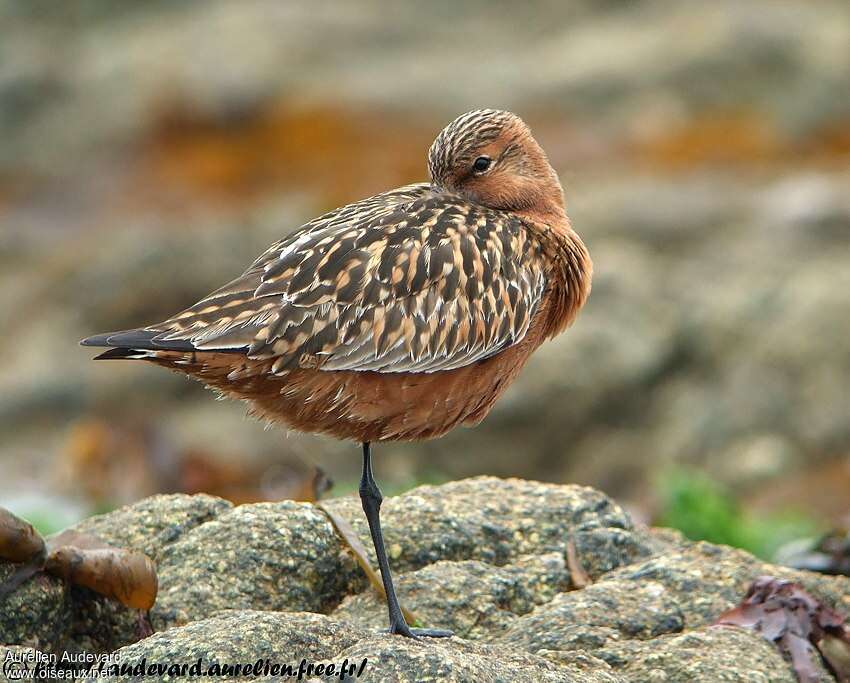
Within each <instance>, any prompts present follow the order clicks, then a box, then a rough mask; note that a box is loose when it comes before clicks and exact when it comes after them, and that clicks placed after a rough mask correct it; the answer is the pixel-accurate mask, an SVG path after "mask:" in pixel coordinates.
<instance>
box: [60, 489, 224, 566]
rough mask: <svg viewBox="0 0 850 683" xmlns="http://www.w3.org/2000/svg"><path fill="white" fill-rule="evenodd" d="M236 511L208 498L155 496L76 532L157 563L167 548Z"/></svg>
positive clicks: (92, 519) (76, 527)
mask: <svg viewBox="0 0 850 683" xmlns="http://www.w3.org/2000/svg"><path fill="white" fill-rule="evenodd" d="M232 508H233V504H232V503H230V502H228V501H226V500H223V499H221V498H216V497H215V496H208V495H206V494H198V495H195V496H187V495H183V494H171V495H159V496H151V497H150V498H145V499H144V500H140V501H139V502H138V503H134V504H133V505H127V506H125V507H122V508H119V509H117V510H114V511H113V512H109V513H107V514H105V515H97V516H96V517H90V518H89V519H85V520H83V521H82V522H80V523H79V524H75V525H74V527H73V528H74V530H75V531H79V532H81V533H86V534H91V535H93V536H97V537H98V538H100V539H101V540H103V541H104V542H106V543H109V544H110V545H114V546H116V547H118V548H132V549H133V550H138V551H140V552H143V553H145V555H147V556H148V557H150V558H151V559H152V560H154V561H155V562H156V561H157V560H159V557H160V554H161V553H162V551H163V549H164V548H165V547H166V546H168V545H170V544H172V543H174V542H176V541H177V540H179V539H180V538H181V537H182V536H183V535H184V534H186V533H188V532H189V531H191V530H192V529H194V528H195V527H198V526H200V525H202V524H205V523H206V522H209V521H210V520H212V519H215V518H216V517H218V516H219V515H222V514H224V513H226V512H228V511H229V510H230V509H232Z"/></svg>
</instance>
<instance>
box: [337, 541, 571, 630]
mask: <svg viewBox="0 0 850 683" xmlns="http://www.w3.org/2000/svg"><path fill="white" fill-rule="evenodd" d="M569 583H570V574H569V570H568V569H567V568H566V566H565V563H564V557H563V555H560V554H558V553H548V554H546V555H530V556H526V557H522V558H519V559H518V560H517V561H516V562H515V563H513V564H508V565H504V566H502V567H494V566H493V565H490V564H486V563H484V562H480V561H477V560H466V561H458V562H447V561H440V562H436V563H434V564H432V565H430V566H428V567H424V568H423V569H418V570H416V571H412V572H407V573H405V574H402V575H400V576H399V577H398V580H397V581H396V591H397V593H398V595H399V600H400V601H401V603H402V604H403V605H404V606H405V607H406V608H407V609H409V610H410V611H411V612H413V614H414V615H415V616H416V618H417V620H418V622H419V623H420V624H421V625H422V626H427V627H437V628H447V629H450V630H452V631H453V632H454V634H455V635H456V636H459V637H461V638H466V639H470V640H477V639H489V638H491V637H492V636H493V635H494V634H496V633H498V632H499V631H503V630H504V629H506V628H507V627H508V626H509V625H510V624H511V623H513V621H515V620H516V618H517V616H518V615H521V614H526V613H528V612H530V611H531V610H532V609H533V608H534V606H535V605H538V604H544V603H547V602H549V601H550V600H552V598H553V597H555V596H556V595H557V594H558V593H560V592H561V591H564V590H567V589H568V588H569ZM333 616H334V617H337V618H343V619H348V620H350V621H352V622H354V623H356V624H360V625H363V626H369V627H372V628H383V627H385V626H386V621H387V610H386V606H385V604H384V601H383V598H379V597H378V595H377V593H376V592H375V591H372V590H368V591H364V592H362V593H360V594H359V595H355V596H351V597H348V598H346V599H345V600H344V601H343V602H342V604H341V605H340V606H339V608H338V609H337V610H336V611H335V612H334V613H333Z"/></svg>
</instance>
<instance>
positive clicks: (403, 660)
mask: <svg viewBox="0 0 850 683" xmlns="http://www.w3.org/2000/svg"><path fill="white" fill-rule="evenodd" d="M117 656H118V659H119V660H120V662H122V663H124V664H126V665H127V666H130V667H132V666H135V665H137V664H138V663H140V662H142V661H144V662H145V663H146V664H148V665H149V664H154V663H172V662H173V663H179V662H185V663H188V664H193V663H195V662H196V661H197V660H198V659H200V660H201V663H202V666H203V667H204V670H206V668H207V667H209V666H214V665H219V666H221V667H222V668H224V667H225V666H227V665H235V664H239V663H241V664H243V665H244V664H251V665H253V664H254V663H255V662H257V660H258V659H260V660H267V661H268V663H269V666H270V667H271V666H272V665H274V664H279V665H291V666H293V667H294V669H295V671H297V668H298V666H299V664H300V661H301V660H302V659H305V660H306V662H307V663H308V664H313V665H314V667H315V666H318V665H323V666H327V665H330V664H333V665H334V666H335V667H337V668H338V667H339V666H340V665H341V664H342V663H343V662H347V665H348V666H354V667H356V669H359V668H360V667H361V666H362V667H363V668H362V674H363V676H362V678H363V680H368V681H393V682H396V683H406V682H410V683H426V682H428V681H434V682H437V681H440V682H442V681H471V680H477V681H520V682H528V683H532V682H534V683H536V682H538V681H552V682H559V683H560V682H567V681H575V682H577V683H616V681H617V678H616V677H615V676H614V675H613V674H612V673H611V667H610V666H609V665H608V664H607V663H605V662H604V661H602V660H599V659H590V658H588V659H586V660H584V661H570V662H562V663H553V662H552V661H551V660H547V659H545V658H542V657H537V656H535V655H532V654H529V653H527V652H523V651H521V650H514V651H506V650H505V648H503V647H499V646H494V645H485V644H478V643H471V642H467V641H463V640H461V639H459V638H450V639H437V640H421V641H414V640H407V639H403V638H398V637H394V636H390V635H386V634H375V633H374V632H373V631H368V630H364V629H360V628H358V627H355V626H353V625H350V624H348V623H346V622H343V621H335V620H333V619H330V618H328V617H325V616H321V615H317V614H308V613H300V612H290V613H282V612H256V611H226V612H223V613H221V614H218V615H215V616H213V617H209V618H207V619H203V620H200V621H196V622H194V623H192V624H189V625H186V626H182V627H177V628H173V629H170V630H168V631H166V632H165V633H161V634H157V635H154V636H152V637H150V638H147V639H146V640H144V641H142V642H139V643H136V644H134V645H130V646H127V647H125V648H122V649H121V650H119V651H118V653H117ZM364 659H365V660H366V662H365V664H363V661H364ZM265 663H266V662H265V661H263V663H262V666H263V667H264V666H265ZM270 670H272V669H271V668H270ZM159 678H160V680H172V679H173V678H176V676H169V675H168V674H167V673H165V674H160V675H159ZM237 678H239V676H229V677H228V676H225V677H224V678H223V680H235V679H237ZM107 680H118V678H117V677H115V678H113V679H107ZM274 680H287V676H286V675H284V674H278V678H277V679H274ZM310 680H314V679H313V678H310ZM315 680H327V678H321V677H316V678H315Z"/></svg>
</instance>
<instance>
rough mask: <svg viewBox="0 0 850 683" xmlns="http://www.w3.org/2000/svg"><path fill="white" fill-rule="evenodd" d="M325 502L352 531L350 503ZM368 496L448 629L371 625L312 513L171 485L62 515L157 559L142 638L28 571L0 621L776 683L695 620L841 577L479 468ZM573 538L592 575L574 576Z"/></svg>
mask: <svg viewBox="0 0 850 683" xmlns="http://www.w3.org/2000/svg"><path fill="white" fill-rule="evenodd" d="M324 505H326V506H328V508H329V509H332V510H333V512H334V514H336V515H339V516H342V517H344V518H345V519H347V520H349V521H350V523H351V525H352V527H353V528H354V529H355V530H356V531H357V532H358V534H360V535H361V537H363V538H364V540H366V539H367V537H365V536H363V530H364V527H363V523H362V521H361V520H360V516H361V515H360V510H359V503H358V501H357V500H356V499H336V500H331V501H328V502H326V503H325V504H324ZM385 508H386V515H385V529H386V534H387V539H388V545H389V548H390V554H391V556H392V563H393V566H394V567H395V569H396V576H397V586H398V591H399V595H400V598H401V600H402V602H403V604H405V606H406V607H407V608H408V609H410V610H411V611H413V613H414V614H415V616H416V618H417V621H418V622H419V623H420V624H421V625H424V626H438V627H448V628H451V629H453V630H454V631H455V636H454V637H453V638H450V639H446V640H437V641H431V640H426V641H407V640H403V639H400V638H397V637H392V636H389V635H386V634H381V633H380V632H379V629H380V628H382V627H383V626H384V619H385V613H384V609H385V608H384V606H383V604H382V602H381V601H380V600H379V599H378V598H377V596H376V595H375V594H374V592H373V591H372V589H371V588H369V587H368V585H367V584H366V582H365V579H364V577H363V576H362V575H361V572H360V570H359V569H358V568H357V567H356V565H355V564H354V562H353V560H352V558H351V556H350V554H349V552H350V551H349V550H347V548H346V546H345V545H344V543H343V542H342V540H341V539H340V538H339V537H337V535H336V534H335V532H334V530H333V527H332V525H331V522H330V519H329V517H328V516H327V515H326V513H325V512H324V511H323V510H322V509H321V508H319V507H316V506H313V505H311V504H307V503H292V502H282V503H265V504H252V505H242V506H236V507H234V506H231V505H230V504H227V503H224V502H222V501H218V500H216V499H214V498H212V497H210V496H193V497H190V496H180V495H176V496H158V497H155V498H152V499H148V500H145V501H142V502H140V503H138V504H136V505H133V506H130V507H128V508H123V509H120V510H117V511H115V512H113V513H110V514H108V515H104V516H101V517H97V518H93V519H90V520H87V521H85V522H83V523H82V524H81V525H80V526H79V529H80V530H85V531H86V532H88V533H95V534H97V535H99V536H101V537H102V538H104V539H108V540H109V541H110V542H112V543H123V544H126V545H128V546H130V547H134V548H137V549H142V550H145V551H146V552H148V553H150V554H151V556H152V557H154V558H155V559H156V561H157V564H158V569H159V577H160V593H159V598H158V600H157V604H156V605H155V607H154V608H153V610H152V611H151V615H150V616H151V621H152V623H153V626H154V628H155V630H156V633H154V634H153V635H150V636H149V637H142V636H143V635H145V634H144V633H142V631H141V630H140V629H139V620H138V615H137V614H136V613H134V612H133V611H132V610H129V609H125V608H122V607H119V606H117V605H115V604H113V603H109V602H108V601H105V600H103V599H101V598H96V597H94V596H93V595H92V594H91V593H90V592H89V591H87V590H85V589H79V588H74V589H72V590H69V589H67V588H66V587H64V586H63V585H62V584H61V583H59V582H56V581H55V580H53V579H45V578H43V577H37V578H34V579H32V580H30V581H29V582H27V583H26V584H24V586H22V587H21V589H20V591H19V593H18V594H16V595H15V596H13V597H12V598H11V599H10V600H9V601H8V602H6V603H5V604H3V605H2V606H0V633H2V634H3V639H4V641H5V642H6V643H8V644H9V645H13V646H35V647H38V648H39V649H41V650H43V651H48V652H57V651H60V650H63V649H67V650H70V651H81V650H82V651H88V652H100V653H105V652H113V651H117V656H118V659H119V661H121V662H125V663H127V664H129V665H134V664H137V663H139V662H140V661H142V660H144V661H145V662H146V663H148V664H150V663H157V662H159V663H162V662H168V663H181V662H185V663H187V664H193V663H194V662H195V661H197V659H198V658H201V659H202V660H203V662H204V663H205V664H204V665H205V666H206V665H212V664H215V663H218V664H220V665H224V664H235V663H239V662H241V663H242V664H243V665H244V664H246V663H254V662H256V661H257V660H261V659H262V660H264V661H265V660H268V662H270V664H275V663H277V664H281V665H282V664H292V665H294V666H296V667H297V666H298V663H299V662H300V660H301V659H302V658H304V659H306V660H307V661H308V662H313V663H314V664H319V663H322V664H324V665H329V664H332V663H335V665H336V666H339V665H340V664H341V663H342V662H343V661H344V660H347V661H348V663H349V664H351V663H354V664H356V665H357V666H360V664H361V663H362V661H363V660H364V659H365V660H366V661H367V663H366V665H365V672H366V673H365V674H364V680H376V681H430V680H433V681H439V680H454V681H464V680H494V681H499V680H504V681H508V680H510V681H588V682H589V683H593V682H597V681H598V682H600V683H601V682H615V681H635V682H636V683H637V682H641V683H643V682H645V681H670V682H677V681H681V682H682V683H693V682H698V681H706V682H709V681H710V682H713V681H777V682H784V681H787V682H788V683H791V682H792V681H794V680H795V678H794V674H793V672H792V670H791V669H790V667H789V665H788V664H787V663H786V662H785V660H784V659H783V658H782V656H781V654H780V653H779V651H778V650H777V649H776V648H775V647H774V646H773V645H772V644H770V643H768V642H767V641H765V640H763V639H762V638H761V637H760V636H758V635H757V634H754V633H751V632H749V631H744V630H741V629H737V628H732V627H713V626H711V623H712V622H713V621H714V620H715V619H716V618H717V616H719V614H720V613H721V612H723V611H724V610H726V609H728V608H730V607H732V606H734V605H735V604H737V603H738V602H739V601H740V599H741V597H742V596H743V594H744V592H745V590H746V588H747V586H748V584H749V583H750V581H752V579H754V578H755V577H757V576H759V575H761V574H773V575H775V576H779V577H783V578H790V579H793V580H796V581H799V582H801V583H802V584H803V585H804V586H805V587H806V588H807V590H809V591H810V592H812V594H814V595H815V596H817V597H818V598H819V599H821V600H823V601H824V602H825V603H826V604H828V605H830V606H832V607H834V608H837V609H839V610H842V611H843V612H845V613H847V612H850V579H847V578H843V577H826V576H821V575H817V574H812V573H808V572H803V571H797V570H791V569H787V568H782V567H777V566H771V565H768V564H765V563H763V562H761V561H759V560H757V559H755V558H754V557H752V556H751V555H748V554H747V553H744V552H742V551H738V550H733V549H730V548H727V547H723V546H714V545H710V544H707V543H691V542H689V541H686V540H685V539H682V538H681V537H680V536H678V535H677V534H674V533H670V532H667V531H664V530H647V529H642V528H638V527H636V526H635V525H634V524H633V523H632V521H631V519H630V518H629V516H628V515H627V514H626V513H625V512H624V511H623V510H622V509H621V508H620V507H619V506H618V505H617V504H616V503H614V502H613V501H611V500H610V499H608V498H607V497H605V496H604V495H603V494H601V493H599V492H598V491H594V490H593V489H589V488H583V487H578V486H558V485H553V484H541V483H536V482H528V481H521V480H501V479H495V478H489V477H482V478H477V479H470V480H464V481H459V482H455V483H452V484H447V485H444V486H439V487H432V486H423V487H420V488H418V489H414V490H413V491H410V492H409V493H407V494H405V495H403V496H399V497H395V498H388V499H387V500H386V503H385ZM570 542H572V543H573V544H574V547H575V551H576V552H575V557H576V559H577V562H578V564H579V565H581V566H582V567H583V568H584V569H585V570H587V572H588V573H589V574H590V576H591V577H592V579H593V582H592V583H590V584H589V585H587V586H585V587H583V588H579V587H578V586H576V584H575V578H576V577H575V576H572V573H574V572H575V571H577V570H578V567H577V566H576V563H575V562H574V561H570V560H569V559H568V555H567V548H568V544H569V543H570ZM0 569H2V571H4V572H8V571H9V566H8V565H0ZM0 654H2V653H0ZM819 671H821V674H822V679H823V680H824V681H827V680H830V679H829V678H828V674H827V673H826V672H825V670H823V669H819ZM165 679H167V676H165ZM317 680H319V679H318V678H317Z"/></svg>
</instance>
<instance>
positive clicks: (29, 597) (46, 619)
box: [0, 560, 73, 652]
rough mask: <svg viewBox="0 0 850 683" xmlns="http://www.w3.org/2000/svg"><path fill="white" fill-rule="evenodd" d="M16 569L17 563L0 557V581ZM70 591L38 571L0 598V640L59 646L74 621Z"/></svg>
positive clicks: (49, 648) (50, 647)
mask: <svg viewBox="0 0 850 683" xmlns="http://www.w3.org/2000/svg"><path fill="white" fill-rule="evenodd" d="M15 569H16V565H13V564H11V563H9V562H5V561H2V560H0V583H2V582H3V581H6V580H8V578H9V577H10V576H12V574H13V573H14V572H15ZM69 592H70V591H69V590H68V587H67V586H66V585H65V584H64V583H62V582H61V581H59V579H55V578H53V577H52V576H45V575H44V574H39V575H36V576H34V577H32V578H30V579H29V580H28V581H26V583H24V584H22V585H21V586H19V587H18V589H17V590H16V591H15V592H14V593H12V594H11V595H8V596H6V598H5V599H2V600H0V644H8V645H31V646H32V647H37V648H39V649H40V650H43V651H49V652H52V651H55V650H56V649H58V648H59V647H61V646H62V644H63V643H65V642H66V641H67V640H68V638H69V637H70V633H71V626H72V621H73V618H72V610H71V609H70V607H71V600H70V597H69Z"/></svg>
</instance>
